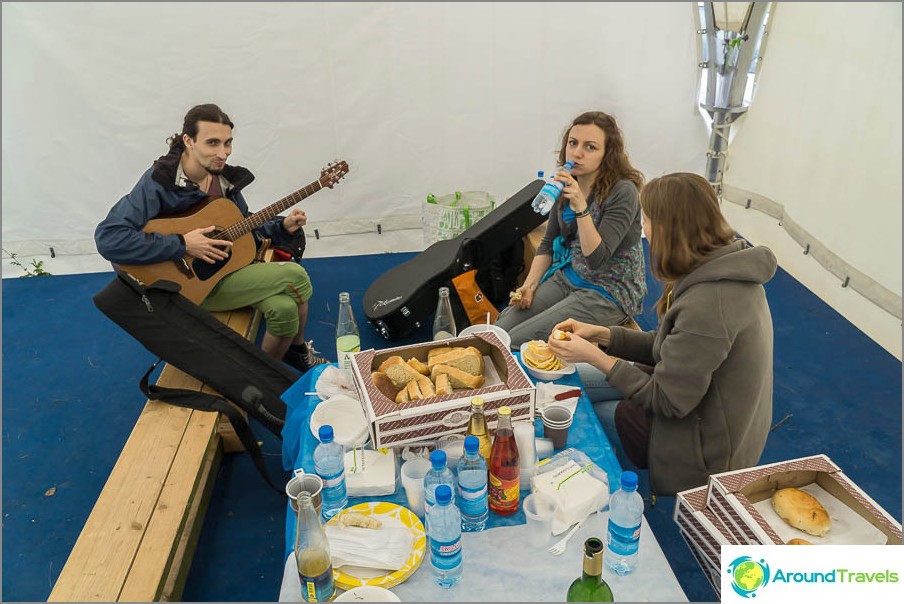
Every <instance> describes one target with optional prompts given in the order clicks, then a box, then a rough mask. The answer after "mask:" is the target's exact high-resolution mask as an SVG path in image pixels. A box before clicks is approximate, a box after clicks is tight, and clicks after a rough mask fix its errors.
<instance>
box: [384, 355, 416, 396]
mask: <svg viewBox="0 0 904 604" xmlns="http://www.w3.org/2000/svg"><path fill="white" fill-rule="evenodd" d="M401 358H402V357H399V359H401ZM382 366H383V365H381V367H382ZM383 372H384V373H385V374H386V375H387V376H389V379H390V380H392V383H393V385H394V386H395V387H396V388H398V389H400V390H401V389H402V388H405V387H406V386H407V385H408V383H409V382H411V381H412V380H416V379H418V378H419V377H421V374H420V373H418V372H417V371H415V370H414V369H413V368H412V367H411V365H409V364H408V363H406V362H404V361H402V362H400V363H394V364H392V365H388V366H387V367H386V368H385V369H384V370H383Z"/></svg>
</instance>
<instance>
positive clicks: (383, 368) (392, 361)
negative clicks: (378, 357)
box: [377, 355, 405, 373]
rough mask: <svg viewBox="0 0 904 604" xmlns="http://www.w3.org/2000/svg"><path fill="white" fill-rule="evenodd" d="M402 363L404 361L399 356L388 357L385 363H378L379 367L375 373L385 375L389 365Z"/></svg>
mask: <svg viewBox="0 0 904 604" xmlns="http://www.w3.org/2000/svg"><path fill="white" fill-rule="evenodd" d="M404 362H405V360H404V359H403V358H402V357H400V356H399V355H393V356H391V357H389V358H388V359H386V360H385V361H383V362H382V363H380V366H379V367H377V371H380V372H383V373H386V368H387V367H389V366H390V365H395V364H397V363H404Z"/></svg>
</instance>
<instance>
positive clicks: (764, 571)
mask: <svg viewBox="0 0 904 604" xmlns="http://www.w3.org/2000/svg"><path fill="white" fill-rule="evenodd" d="M728 574H729V575H731V586H732V588H733V589H734V590H735V593H736V594H738V595H739V596H743V597H745V598H755V597H756V590H758V589H760V588H761V587H763V586H765V585H766V584H767V583H769V565H768V564H766V561H765V560H760V561H759V562H757V561H756V560H754V559H753V558H751V557H750V556H741V557H740V558H735V559H734V560H733V561H732V562H731V564H729V565H728Z"/></svg>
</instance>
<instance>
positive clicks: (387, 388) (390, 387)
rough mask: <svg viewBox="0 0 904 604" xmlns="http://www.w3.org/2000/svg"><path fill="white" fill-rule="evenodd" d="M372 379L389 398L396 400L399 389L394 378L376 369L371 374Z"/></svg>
mask: <svg viewBox="0 0 904 604" xmlns="http://www.w3.org/2000/svg"><path fill="white" fill-rule="evenodd" d="M370 379H372V380H373V381H374V386H376V387H377V390H379V391H380V392H381V393H382V394H383V396H385V397H386V398H388V399H389V400H391V401H394V400H395V398H396V396H398V394H399V389H398V388H396V387H395V384H393V383H392V380H391V379H389V376H388V375H386V374H385V373H383V372H381V371H374V372H373V373H371V374H370Z"/></svg>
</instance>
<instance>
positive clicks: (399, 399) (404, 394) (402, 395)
mask: <svg viewBox="0 0 904 604" xmlns="http://www.w3.org/2000/svg"><path fill="white" fill-rule="evenodd" d="M409 401H411V397H410V396H408V387H407V386H406V387H405V388H402V389H401V390H399V393H398V394H397V395H396V397H395V402H396V404H398V405H401V404H402V403H407V402H409Z"/></svg>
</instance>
